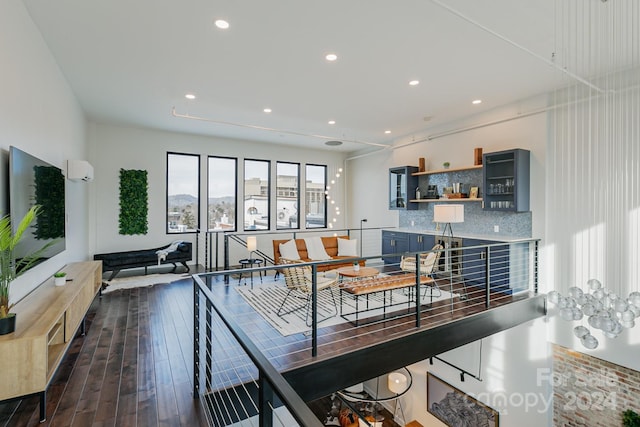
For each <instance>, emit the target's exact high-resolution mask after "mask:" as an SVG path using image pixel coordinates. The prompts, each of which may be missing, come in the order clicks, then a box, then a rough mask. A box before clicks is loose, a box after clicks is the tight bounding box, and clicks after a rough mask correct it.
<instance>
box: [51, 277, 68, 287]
mask: <svg viewBox="0 0 640 427" xmlns="http://www.w3.org/2000/svg"><path fill="white" fill-rule="evenodd" d="M65 283H67V278H66V277H54V278H53V284H54V285H56V286H64V285H65Z"/></svg>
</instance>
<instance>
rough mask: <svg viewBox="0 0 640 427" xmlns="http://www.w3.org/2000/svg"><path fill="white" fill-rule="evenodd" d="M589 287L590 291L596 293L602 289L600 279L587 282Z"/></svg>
mask: <svg viewBox="0 0 640 427" xmlns="http://www.w3.org/2000/svg"><path fill="white" fill-rule="evenodd" d="M587 286H589V289H591V290H592V291H595V290H597V289H600V288H602V283H600V281H599V280H598V279H589V280H587Z"/></svg>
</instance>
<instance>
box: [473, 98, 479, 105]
mask: <svg viewBox="0 0 640 427" xmlns="http://www.w3.org/2000/svg"><path fill="white" fill-rule="evenodd" d="M471 103H472V104H473V105H478V104H482V99H474V100H473V101H472V102H471Z"/></svg>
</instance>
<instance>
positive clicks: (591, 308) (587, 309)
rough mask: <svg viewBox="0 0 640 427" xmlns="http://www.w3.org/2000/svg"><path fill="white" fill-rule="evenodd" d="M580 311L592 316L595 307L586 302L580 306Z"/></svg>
mask: <svg viewBox="0 0 640 427" xmlns="http://www.w3.org/2000/svg"><path fill="white" fill-rule="evenodd" d="M582 312H583V313H584V315H585V316H593V315H594V314H596V308H595V306H594V305H593V304H591V303H590V302H588V303H586V304H584V305H583V306H582Z"/></svg>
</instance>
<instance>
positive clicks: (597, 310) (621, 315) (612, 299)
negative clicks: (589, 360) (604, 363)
mask: <svg viewBox="0 0 640 427" xmlns="http://www.w3.org/2000/svg"><path fill="white" fill-rule="evenodd" d="M587 286H588V288H589V291H590V292H584V291H583V290H582V289H580V288H579V287H577V286H572V287H570V288H569V291H568V295H566V296H563V295H561V294H560V293H559V292H557V291H551V292H549V294H547V299H548V301H549V302H550V303H552V304H555V305H557V306H558V307H559V308H560V317H561V318H562V319H563V320H566V321H568V322H571V321H576V320H582V319H583V318H584V317H586V318H587V323H588V324H589V326H590V327H591V328H593V329H600V330H601V331H602V332H603V333H604V335H605V336H606V337H607V338H616V337H617V336H618V335H620V334H621V333H622V331H623V330H624V329H630V328H633V327H634V326H635V325H636V322H635V319H636V317H639V316H640V292H637V291H634V292H631V293H630V294H629V296H628V297H627V298H622V297H621V296H619V295H618V294H616V293H615V292H613V291H610V290H607V289H605V288H604V287H603V286H602V283H600V281H599V280H597V279H590V280H588V281H587ZM573 333H574V335H575V336H576V337H578V338H579V339H580V342H581V343H582V345H583V346H585V347H586V348H588V349H590V350H593V349H595V348H597V347H598V340H597V338H596V337H594V336H593V335H591V330H590V329H589V328H587V327H586V326H582V325H580V326H576V327H575V328H573Z"/></svg>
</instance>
